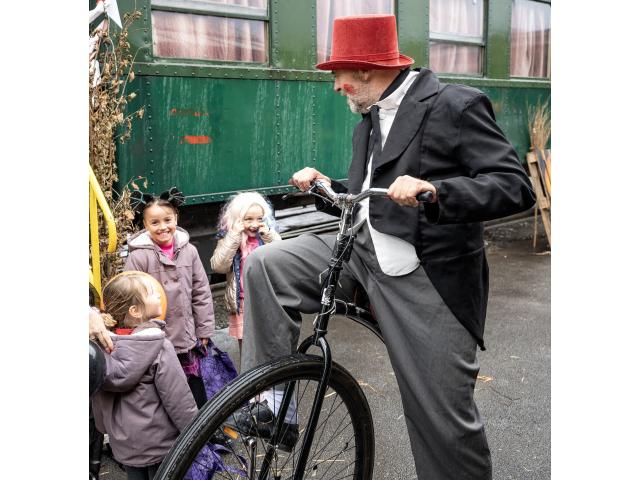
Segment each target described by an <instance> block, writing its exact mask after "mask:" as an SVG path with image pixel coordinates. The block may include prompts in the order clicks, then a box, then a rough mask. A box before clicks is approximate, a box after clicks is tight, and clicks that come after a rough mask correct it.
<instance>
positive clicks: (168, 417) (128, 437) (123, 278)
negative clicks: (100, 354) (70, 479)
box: [92, 273, 197, 480]
mask: <svg viewBox="0 0 640 480" xmlns="http://www.w3.org/2000/svg"><path fill="white" fill-rule="evenodd" d="M103 301H104V305H105V311H106V312H107V314H104V317H105V323H107V324H109V325H114V324H116V326H117V328H116V334H115V335H112V337H111V338H112V341H113V345H114V350H113V353H111V355H105V357H106V361H107V375H106V379H105V382H104V384H103V385H102V388H101V390H100V391H99V392H98V393H96V394H95V396H94V397H93V398H92V403H93V405H92V406H93V413H94V416H95V422H96V427H97V429H98V430H99V431H100V432H103V433H107V434H108V435H109V443H110V444H111V448H112V451H113V455H114V457H115V459H116V460H118V461H119V462H120V463H122V464H123V465H124V467H125V470H126V472H127V479H128V480H151V479H152V478H153V476H154V475H155V473H156V471H157V469H158V467H159V466H160V463H161V462H162V460H163V458H164V457H165V456H166V454H167V453H168V452H169V449H170V448H171V445H172V444H173V442H174V441H175V440H176V438H177V437H178V435H179V434H180V431H181V430H182V429H183V428H185V427H186V426H187V424H188V423H189V422H190V421H191V420H192V419H193V417H194V416H195V415H196V413H197V407H196V404H195V402H194V400H193V397H192V396H191V394H190V392H189V386H188V385H187V380H186V378H185V376H184V374H183V372H182V368H181V365H180V362H179V361H178V358H177V357H176V355H175V353H174V349H173V345H172V344H171V342H169V340H167V338H166V337H165V333H164V331H163V330H164V326H165V322H163V321H162V320H157V319H156V318H157V317H158V316H160V315H161V314H162V306H161V299H160V292H158V291H156V290H155V288H154V285H153V282H152V281H150V280H149V278H147V277H146V275H145V274H142V273H137V274H136V273H134V274H128V275H117V276H115V277H114V278H113V279H112V280H111V281H109V282H108V283H107V284H106V285H105V287H104V291H103Z"/></svg>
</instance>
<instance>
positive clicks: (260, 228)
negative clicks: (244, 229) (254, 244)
mask: <svg viewBox="0 0 640 480" xmlns="http://www.w3.org/2000/svg"><path fill="white" fill-rule="evenodd" d="M258 232H259V233H260V235H264V234H265V233H269V227H267V225H266V224H265V223H264V222H260V223H259V224H258Z"/></svg>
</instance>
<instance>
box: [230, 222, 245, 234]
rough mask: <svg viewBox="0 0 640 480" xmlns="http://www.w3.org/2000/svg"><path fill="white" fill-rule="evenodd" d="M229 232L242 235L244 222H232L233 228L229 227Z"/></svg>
mask: <svg viewBox="0 0 640 480" xmlns="http://www.w3.org/2000/svg"><path fill="white" fill-rule="evenodd" d="M231 231H232V232H233V233H242V232H243V231H244V222H243V221H242V219H238V220H236V221H235V222H233V227H231Z"/></svg>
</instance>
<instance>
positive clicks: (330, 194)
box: [309, 181, 433, 203]
mask: <svg viewBox="0 0 640 480" xmlns="http://www.w3.org/2000/svg"><path fill="white" fill-rule="evenodd" d="M313 188H317V189H318V190H320V191H322V192H323V193H324V195H325V196H326V197H327V198H329V200H331V201H332V202H334V203H336V202H337V201H338V199H339V198H340V194H338V193H336V192H334V191H333V189H332V188H331V187H330V186H328V185H325V184H324V183H323V182H320V181H318V182H316V181H313V182H311V188H310V189H309V190H312V189H313ZM388 194H389V190H387V189H386V188H369V189H367V190H364V191H363V192H360V193H358V194H351V195H348V194H347V195H346V200H347V201H348V202H350V203H358V202H361V201H362V200H364V199H365V198H369V197H383V196H384V197H386V196H387V195H388ZM342 195H344V194H342ZM416 199H417V200H418V201H419V202H423V203H431V202H432V200H433V192H422V193H420V194H418V195H417V196H416Z"/></svg>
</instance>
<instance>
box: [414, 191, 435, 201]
mask: <svg viewBox="0 0 640 480" xmlns="http://www.w3.org/2000/svg"><path fill="white" fill-rule="evenodd" d="M416 198H417V199H418V201H419V202H425V203H431V202H433V192H422V193H420V194H418V195H417V196H416Z"/></svg>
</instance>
